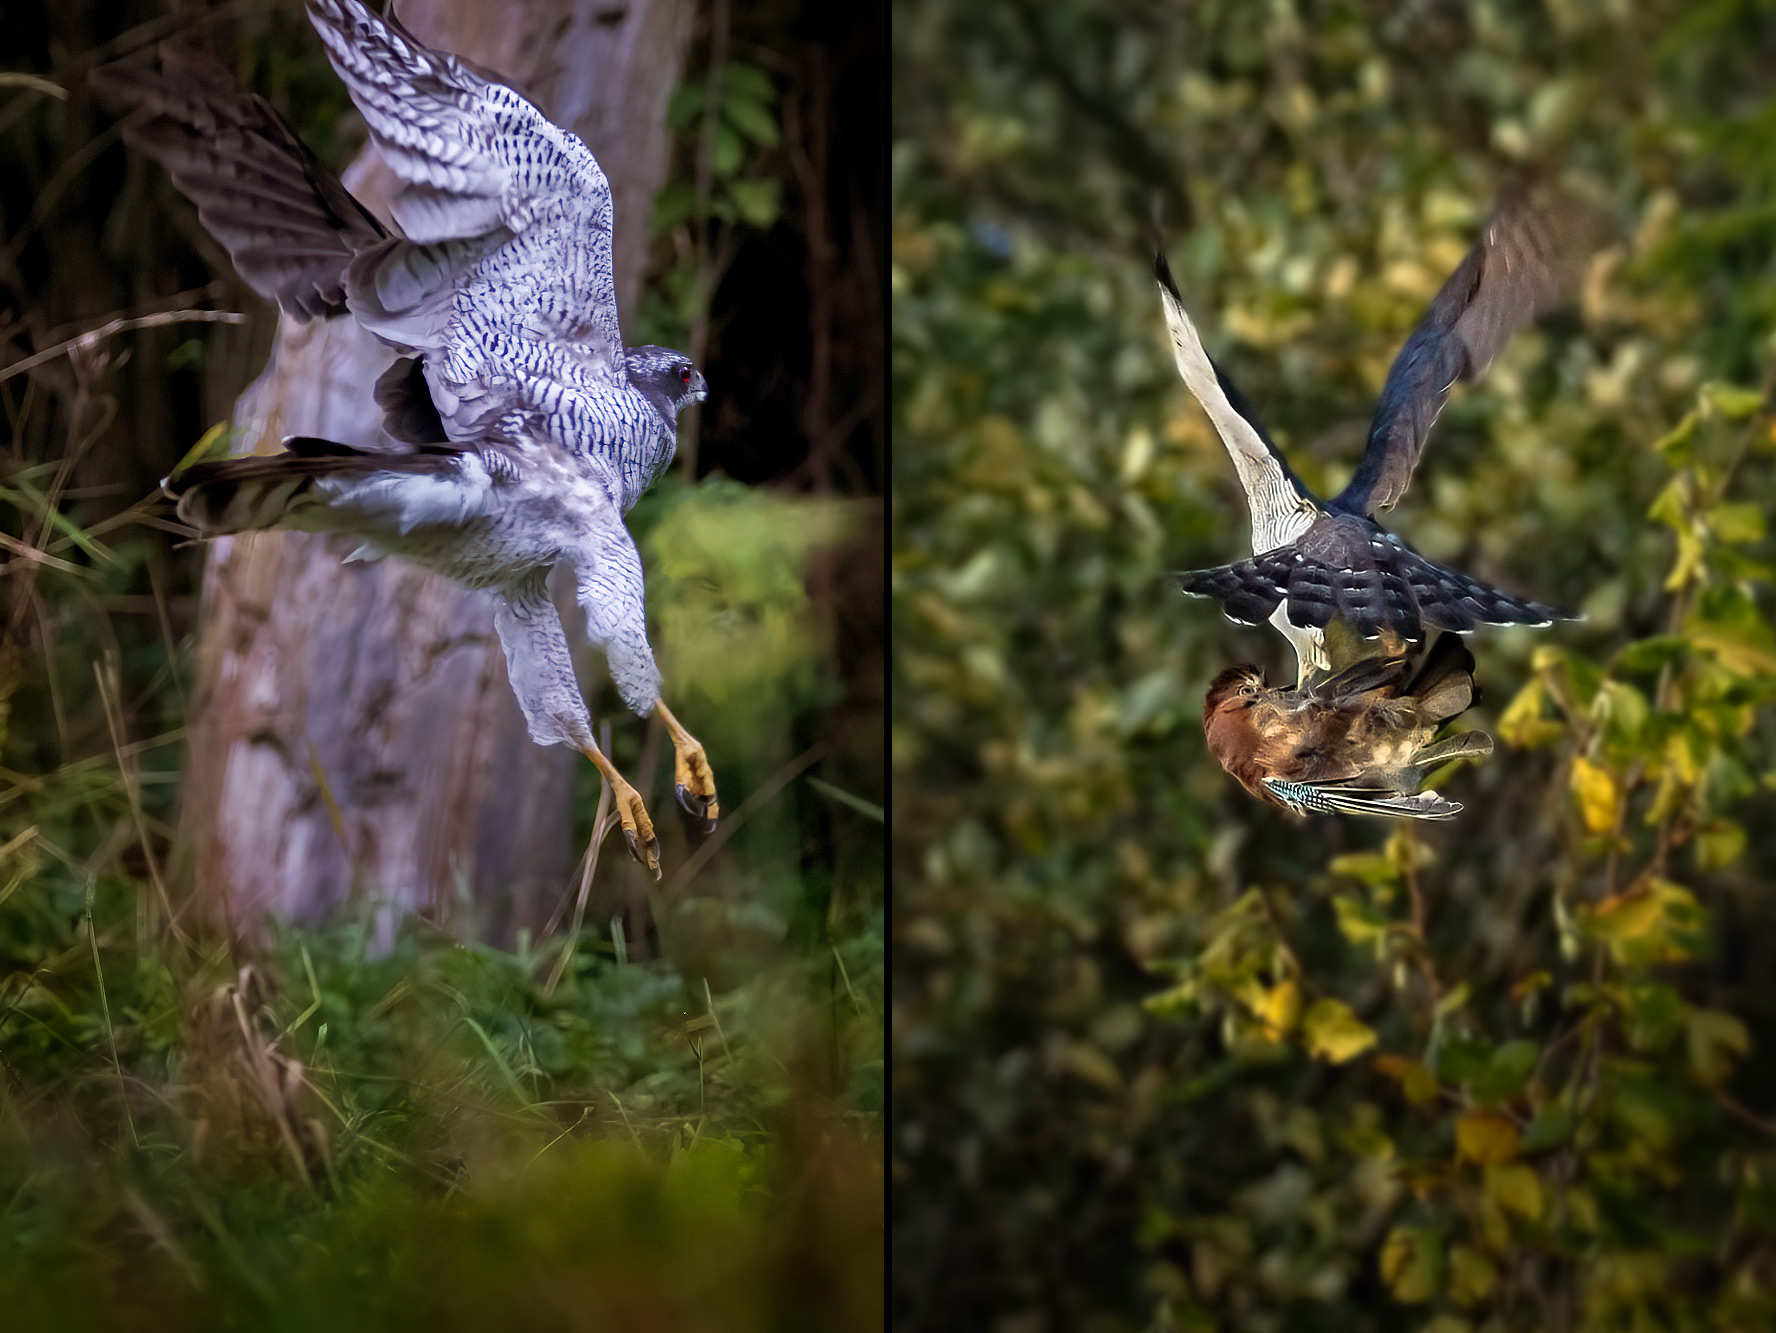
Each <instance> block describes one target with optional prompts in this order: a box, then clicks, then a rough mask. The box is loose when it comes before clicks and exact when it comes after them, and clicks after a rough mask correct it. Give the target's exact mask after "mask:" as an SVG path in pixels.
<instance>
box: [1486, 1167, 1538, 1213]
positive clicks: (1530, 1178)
mask: <svg viewBox="0 0 1776 1333" xmlns="http://www.w3.org/2000/svg"><path fill="white" fill-rule="evenodd" d="M1486 1197H1487V1198H1489V1199H1491V1200H1492V1201H1493V1202H1494V1203H1496V1204H1498V1206H1499V1207H1500V1208H1503V1209H1504V1210H1505V1211H1506V1212H1509V1213H1516V1214H1517V1216H1519V1217H1521V1218H1523V1219H1524V1220H1525V1221H1529V1222H1536V1221H1539V1220H1540V1219H1541V1216H1542V1180H1541V1177H1540V1176H1538V1175H1536V1173H1535V1168H1534V1167H1532V1166H1530V1165H1528V1164H1527V1163H1524V1162H1507V1163H1504V1164H1502V1165H1499V1166H1489V1167H1487V1168H1486Z"/></svg>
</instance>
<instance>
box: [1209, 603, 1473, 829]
mask: <svg viewBox="0 0 1776 1333" xmlns="http://www.w3.org/2000/svg"><path fill="white" fill-rule="evenodd" d="M1479 698H1480V690H1479V687H1478V686H1476V685H1475V684H1474V656H1473V654H1472V653H1470V652H1469V651H1468V648H1467V646H1466V645H1465V644H1464V643H1462V641H1461V640H1460V639H1459V638H1458V637H1457V636H1455V635H1453V634H1441V635H1439V636H1438V637H1437V640H1436V642H1435V643H1433V644H1432V645H1431V648H1430V651H1429V652H1427V653H1426V654H1425V659H1424V662H1423V664H1422V665H1421V666H1420V667H1419V669H1418V671H1417V672H1416V674H1414V673H1413V672H1412V669H1411V667H1410V665H1409V664H1408V662H1407V660H1406V659H1405V658H1403V657H1391V658H1376V657H1372V658H1368V659H1366V660H1364V661H1361V662H1357V663H1355V664H1354V665H1352V666H1349V667H1346V668H1345V669H1344V670H1343V671H1341V672H1339V673H1338V674H1337V675H1335V676H1332V677H1330V678H1328V679H1327V680H1324V681H1322V682H1321V683H1320V684H1319V685H1318V686H1316V687H1314V688H1312V689H1299V688H1298V689H1290V690H1286V689H1282V688H1270V687H1267V686H1266V685H1265V683H1264V672H1263V670H1262V669H1261V668H1259V667H1255V666H1250V665H1241V666H1234V667H1229V668H1227V670H1225V671H1223V672H1222V673H1221V674H1220V675H1219V676H1217V677H1215V679H1214V681H1213V682H1212V683H1211V684H1210V685H1209V693H1208V698H1207V699H1206V700H1205V702H1204V703H1203V734H1204V735H1205V736H1206V737H1207V738H1208V742H1209V750H1210V752H1211V753H1213V754H1214V756H1215V758H1216V759H1218V760H1220V762H1221V767H1222V768H1224V769H1226V770H1227V771H1228V772H1229V773H1230V774H1232V775H1233V777H1234V778H1236V779H1237V780H1238V781H1239V783H1240V785H1241V786H1242V787H1244V788H1245V789H1246V790H1247V791H1249V792H1251V793H1252V795H1254V796H1256V797H1258V798H1259V799H1260V800H1263V801H1268V802H1270V803H1271V804H1272V805H1280V806H1282V807H1284V808H1285V809H1289V810H1293V811H1294V812H1295V813H1296V814H1308V813H1312V814H1321V815H1330V814H1346V815H1385V816H1391V817H1403V818H1410V819H1447V818H1449V817H1450V816H1451V815H1454V814H1458V813H1459V812H1460V811H1461V808H1462V807H1461V805H1460V803H1459V802H1456V801H1446V800H1444V799H1443V798H1442V797H1441V796H1439V795H1438V794H1437V793H1436V792H1435V791H1419V790H1418V786H1419V784H1420V783H1421V782H1422V781H1424V778H1425V775H1426V774H1427V773H1429V772H1430V771H1431V770H1432V769H1433V768H1436V767H1437V766H1438V765H1440V764H1444V763H1448V762H1449V761H1450V760H1452V759H1477V758H1479V757H1481V756H1482V755H1487V754H1490V753H1492V737H1490V736H1488V735H1487V734H1486V733H1485V732H1483V731H1468V732H1463V733H1461V734H1459V735H1455V736H1450V737H1447V738H1446V739H1444V740H1440V741H1433V740H1432V739H1431V737H1432V736H1433V735H1434V734H1435V733H1436V731H1437V728H1438V727H1440V726H1442V725H1443V723H1445V722H1447V721H1449V720H1450V719H1451V718H1454V717H1457V716H1459V715H1460V714H1461V713H1463V712H1466V711H1467V709H1468V708H1469V707H1471V706H1472V705H1473V704H1475V703H1477V702H1478V701H1479Z"/></svg>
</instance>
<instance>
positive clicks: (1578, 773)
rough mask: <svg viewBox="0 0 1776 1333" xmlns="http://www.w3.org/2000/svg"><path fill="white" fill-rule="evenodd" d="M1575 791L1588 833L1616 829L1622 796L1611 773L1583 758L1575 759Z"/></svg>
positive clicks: (1573, 787)
mask: <svg viewBox="0 0 1776 1333" xmlns="http://www.w3.org/2000/svg"><path fill="white" fill-rule="evenodd" d="M1572 790H1573V794H1574V795H1575V796H1577V797H1578V798H1579V814H1580V816H1581V817H1582V818H1583V819H1584V821H1585V831H1586V832H1587V833H1608V832H1609V831H1610V830H1611V829H1613V828H1614V827H1615V826H1616V807H1617V805H1619V804H1620V802H1621V792H1620V790H1619V789H1618V788H1617V786H1616V780H1615V778H1613V777H1612V776H1610V772H1609V770H1608V769H1606V768H1604V767H1603V766H1602V765H1600V764H1594V763H1592V762H1591V761H1590V760H1589V759H1585V758H1583V757H1581V758H1577V759H1574V760H1573V771H1572Z"/></svg>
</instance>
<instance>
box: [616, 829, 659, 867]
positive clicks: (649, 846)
mask: <svg viewBox="0 0 1776 1333" xmlns="http://www.w3.org/2000/svg"><path fill="white" fill-rule="evenodd" d="M623 841H624V842H626V843H628V844H629V855H630V856H632V857H634V858H635V860H636V861H637V862H638V863H639V864H640V865H641V867H642V869H644V870H651V871H653V872H654V878H655V879H658V878H660V840H659V839H658V838H649V839H648V840H647V842H646V843H643V842H642V841H641V840H640V839H638V838H637V837H636V836H635V833H634V831H633V830H632V829H624V830H623Z"/></svg>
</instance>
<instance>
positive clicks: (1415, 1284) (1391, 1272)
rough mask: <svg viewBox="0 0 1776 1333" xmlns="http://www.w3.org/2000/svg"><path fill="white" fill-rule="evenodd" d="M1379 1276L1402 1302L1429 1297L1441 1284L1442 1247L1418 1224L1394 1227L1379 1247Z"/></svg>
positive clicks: (1408, 1302)
mask: <svg viewBox="0 0 1776 1333" xmlns="http://www.w3.org/2000/svg"><path fill="white" fill-rule="evenodd" d="M1381 1280H1382V1281H1383V1282H1385V1283H1387V1285H1388V1289H1389V1290H1390V1291H1392V1292H1393V1293H1394V1299H1395V1300H1397V1301H1399V1302H1400V1303H1401V1304H1403V1305H1414V1304H1418V1303H1420V1302H1423V1301H1428V1300H1430V1299H1431V1298H1432V1297H1433V1296H1435V1295H1436V1294H1437V1290H1438V1288H1439V1287H1441V1286H1442V1285H1443V1250H1442V1246H1441V1245H1440V1244H1439V1243H1438V1240H1437V1237H1436V1236H1435V1235H1434V1234H1433V1233H1431V1232H1429V1231H1424V1230H1421V1229H1420V1228H1418V1227H1395V1228H1394V1229H1393V1230H1392V1231H1390V1232H1388V1237H1387V1240H1386V1241H1384V1242H1383V1243H1382V1247H1381Z"/></svg>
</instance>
